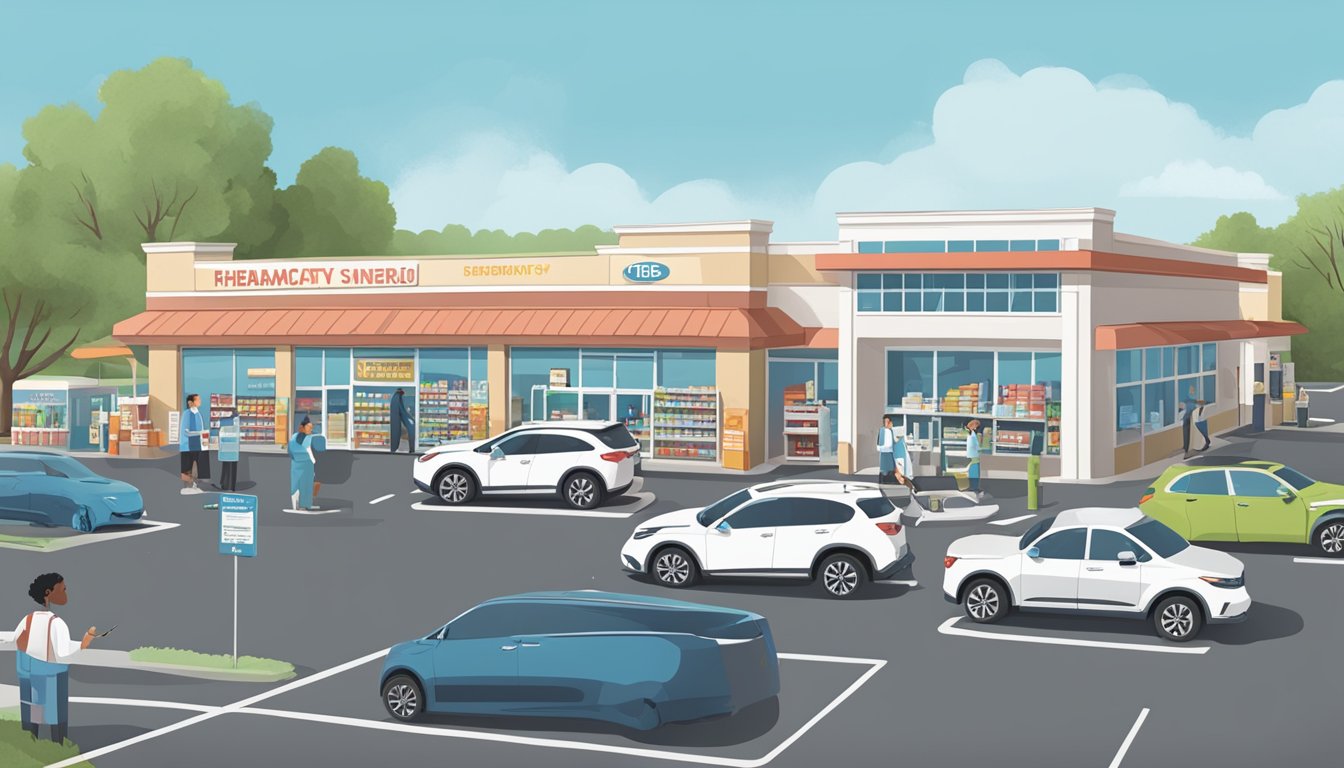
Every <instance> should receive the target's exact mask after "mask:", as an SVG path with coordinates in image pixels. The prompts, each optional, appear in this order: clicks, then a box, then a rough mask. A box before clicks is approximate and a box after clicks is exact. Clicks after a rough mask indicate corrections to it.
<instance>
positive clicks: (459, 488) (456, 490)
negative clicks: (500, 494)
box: [434, 468, 476, 505]
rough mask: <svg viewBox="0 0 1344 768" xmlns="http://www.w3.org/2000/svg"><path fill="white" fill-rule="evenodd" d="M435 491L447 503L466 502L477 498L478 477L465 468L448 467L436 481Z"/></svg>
mask: <svg viewBox="0 0 1344 768" xmlns="http://www.w3.org/2000/svg"><path fill="white" fill-rule="evenodd" d="M434 492H435V493H436V494H437V495H438V497H439V499H440V500H442V501H443V503H445V504H452V505H458V504H466V503H467V502H469V501H471V500H472V499H474V498H476V479H475V478H473V477H472V476H471V473H470V472H467V471H466V470H465V469H456V468H452V469H447V470H445V471H444V472H443V473H442V474H440V475H439V477H438V480H436V481H435V483H434Z"/></svg>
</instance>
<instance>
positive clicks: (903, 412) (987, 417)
mask: <svg viewBox="0 0 1344 768" xmlns="http://www.w3.org/2000/svg"><path fill="white" fill-rule="evenodd" d="M886 413H888V414H890V415H892V416H897V415H899V416H952V417H955V418H959V419H979V420H981V421H1030V422H1041V423H1044V422H1045V417H1043V416H1042V417H1040V418H1032V417H1025V416H994V415H993V414H989V413H959V412H956V411H921V410H919V409H917V408H888V409H887V410H886Z"/></svg>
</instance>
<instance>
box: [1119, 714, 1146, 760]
mask: <svg viewBox="0 0 1344 768" xmlns="http://www.w3.org/2000/svg"><path fill="white" fill-rule="evenodd" d="M1147 719H1148V708H1147V707H1144V708H1143V711H1142V712H1140V713H1139V719H1138V720H1135V721H1134V726H1133V727H1132V728H1130V729H1129V735H1128V736H1126V737H1125V742H1124V743H1123V744H1121V745H1120V751H1119V752H1116V753H1115V759H1114V760H1112V761H1111V765H1110V768H1120V763H1121V762H1123V761H1124V759H1125V754H1126V753H1127V752H1129V747H1130V745H1131V744H1133V743H1134V737H1135V736H1138V735H1139V729H1140V728H1142V727H1143V721H1144V720H1147Z"/></svg>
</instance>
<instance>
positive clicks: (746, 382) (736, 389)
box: [714, 349, 766, 467]
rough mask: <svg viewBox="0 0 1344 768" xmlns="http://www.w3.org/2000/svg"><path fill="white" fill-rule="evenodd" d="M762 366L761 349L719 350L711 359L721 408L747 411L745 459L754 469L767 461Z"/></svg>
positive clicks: (763, 369) (764, 357)
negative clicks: (713, 358)
mask: <svg viewBox="0 0 1344 768" xmlns="http://www.w3.org/2000/svg"><path fill="white" fill-rule="evenodd" d="M765 364H766V352H765V350H763V349H758V350H753V351H750V352H747V351H736V350H722V349H721V350H719V351H718V352H717V354H716V355H715V360H714V368H715V380H716V381H715V385H716V386H717V387H718V388H719V396H720V398H721V399H722V401H723V403H722V406H721V408H722V409H728V408H746V409H747V428H748V430H747V458H748V459H749V461H748V464H749V466H753V467H754V466H757V465H759V464H760V463H761V462H763V461H765V459H766V456H765V415H766V391H765ZM720 421H722V419H720ZM720 426H722V425H720Z"/></svg>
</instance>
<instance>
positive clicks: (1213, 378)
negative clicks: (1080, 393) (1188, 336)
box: [1111, 342, 1220, 448]
mask: <svg viewBox="0 0 1344 768" xmlns="http://www.w3.org/2000/svg"><path fill="white" fill-rule="evenodd" d="M1182 350H1184V352H1185V354H1186V355H1187V362H1188V364H1187V366H1186V367H1185V368H1182V367H1181V354H1182ZM1134 353H1137V354H1138V363H1139V370H1138V378H1137V379H1128V380H1125V381H1121V380H1120V378H1121V376H1120V364H1119V363H1120V360H1119V358H1120V355H1122V354H1129V355H1132V354H1134ZM1154 363H1155V365H1154ZM1112 365H1113V366H1114V370H1113V371H1112V376H1111V400H1112V402H1111V405H1112V412H1113V413H1114V414H1115V418H1114V419H1113V420H1112V433H1113V435H1114V445H1115V446H1116V447H1117V448H1118V447H1120V446H1125V445H1134V444H1135V443H1139V444H1142V443H1143V441H1144V439H1145V438H1146V437H1148V436H1149V435H1157V434H1161V433H1163V432H1166V431H1168V430H1172V429H1180V428H1181V421H1182V420H1181V419H1180V418H1179V417H1178V415H1177V411H1178V410H1179V409H1178V408H1177V405H1178V404H1180V403H1182V402H1184V398H1185V397H1186V396H1187V395H1186V394H1185V393H1184V392H1183V391H1182V389H1183V388H1184V389H1187V390H1188V388H1189V387H1190V386H1191V385H1194V386H1195V392H1196V399H1199V400H1204V401H1205V406H1206V407H1210V406H1213V405H1215V403H1216V402H1217V401H1216V395H1217V392H1218V385H1219V381H1218V380H1219V378H1220V373H1219V370H1218V343H1217V342H1195V343H1192V344H1166V345H1162V346H1158V347H1136V348H1133V349H1119V350H1116V351H1115V357H1114V359H1113V361H1112ZM1210 366H1212V367H1210ZM1153 368H1157V369H1158V370H1156V371H1154V370H1153ZM1182 371H1186V372H1184V373H1183V372H1182ZM1167 384H1170V385H1171V391H1172V399H1171V405H1170V407H1171V410H1172V421H1171V423H1170V424H1167V423H1164V424H1163V425H1162V426H1161V427H1158V428H1156V429H1154V428H1153V427H1152V423H1151V422H1150V421H1149V419H1148V416H1149V411H1150V410H1151V408H1150V406H1149V400H1150V398H1149V388H1150V387H1151V386H1157V387H1162V386H1164V385H1167ZM1136 386H1137V387H1138V388H1139V417H1140V418H1139V431H1138V432H1137V433H1133V432H1132V428H1131V429H1130V430H1122V429H1121V428H1120V392H1121V390H1127V389H1129V388H1131V387H1136ZM1209 388H1211V389H1212V390H1213V393H1212V395H1213V396H1210V393H1209V392H1206V391H1205V390H1206V389H1209ZM1163 421H1164V422H1165V412H1164V417H1163ZM1122 436H1123V437H1124V438H1125V439H1122Z"/></svg>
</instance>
